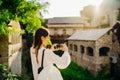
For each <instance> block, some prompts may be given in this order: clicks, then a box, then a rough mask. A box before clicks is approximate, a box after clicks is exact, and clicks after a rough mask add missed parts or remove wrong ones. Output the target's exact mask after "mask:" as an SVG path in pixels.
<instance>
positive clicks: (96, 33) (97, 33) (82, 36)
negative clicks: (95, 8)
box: [67, 28, 112, 40]
mask: <svg viewBox="0 0 120 80" xmlns="http://www.w3.org/2000/svg"><path fill="white" fill-rule="evenodd" d="M110 29H112V28H104V29H94V30H80V31H78V32H76V33H74V34H73V35H72V36H70V37H69V38H67V40H97V39H99V38H100V37H101V36H103V35H104V34H105V33H107V32H108V31H109V30H110Z"/></svg>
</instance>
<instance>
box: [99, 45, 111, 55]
mask: <svg viewBox="0 0 120 80" xmlns="http://www.w3.org/2000/svg"><path fill="white" fill-rule="evenodd" d="M109 50H110V48H109V47H101V48H99V56H107V55H108V52H109Z"/></svg>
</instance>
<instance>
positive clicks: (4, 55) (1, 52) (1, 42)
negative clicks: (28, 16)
mask: <svg viewBox="0 0 120 80" xmlns="http://www.w3.org/2000/svg"><path fill="white" fill-rule="evenodd" d="M0 38H1V39H0V64H4V65H6V66H8V44H9V43H8V36H0Z"/></svg>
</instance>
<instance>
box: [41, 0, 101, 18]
mask: <svg viewBox="0 0 120 80" xmlns="http://www.w3.org/2000/svg"><path fill="white" fill-rule="evenodd" d="M40 1H42V0H40ZM44 1H47V2H49V4H50V5H49V6H48V7H47V10H48V13H42V15H43V17H44V18H53V17H78V16H80V11H81V10H82V9H83V7H85V6H87V5H94V6H99V5H100V4H101V2H102V0H44Z"/></svg>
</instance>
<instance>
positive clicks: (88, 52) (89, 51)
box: [86, 47, 94, 56]
mask: <svg viewBox="0 0 120 80" xmlns="http://www.w3.org/2000/svg"><path fill="white" fill-rule="evenodd" d="M86 51H87V54H88V55H89V56H93V53H94V50H93V48H92V47H87V50H86Z"/></svg>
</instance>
